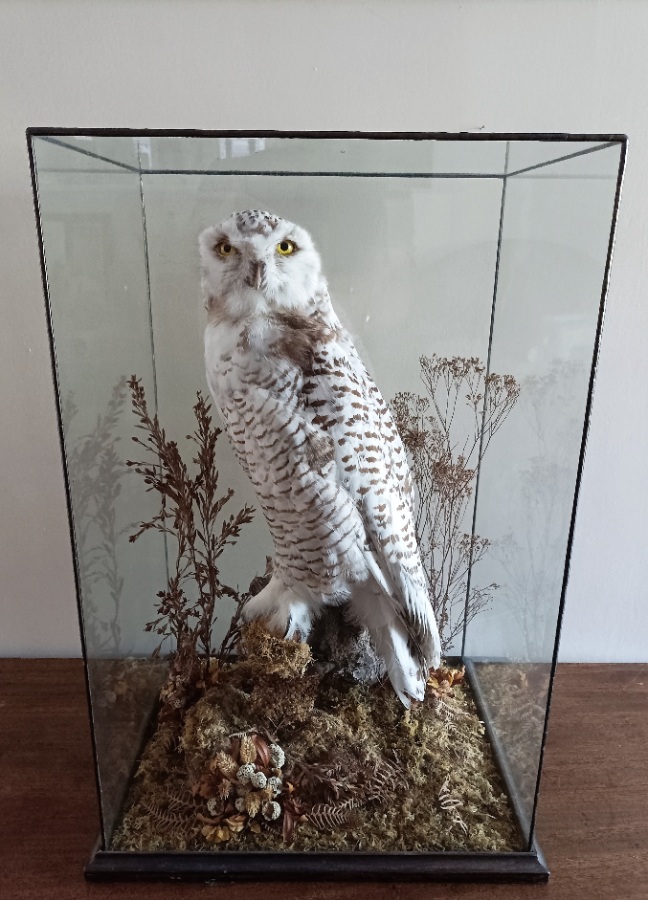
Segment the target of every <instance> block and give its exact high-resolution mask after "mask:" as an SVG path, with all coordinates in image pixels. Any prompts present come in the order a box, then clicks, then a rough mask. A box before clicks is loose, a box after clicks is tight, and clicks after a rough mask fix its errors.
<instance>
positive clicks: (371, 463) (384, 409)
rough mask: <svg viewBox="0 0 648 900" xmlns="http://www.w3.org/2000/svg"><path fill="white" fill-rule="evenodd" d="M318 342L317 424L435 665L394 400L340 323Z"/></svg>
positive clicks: (410, 629)
mask: <svg viewBox="0 0 648 900" xmlns="http://www.w3.org/2000/svg"><path fill="white" fill-rule="evenodd" d="M336 330H337V339H336V340H335V341H334V342H332V343H328V344H327V345H326V346H322V347H320V348H318V352H317V354H316V356H315V359H314V365H313V370H312V378H310V379H308V380H307V381H306V382H305V383H304V385H303V387H302V391H303V392H304V394H305V395H306V396H307V398H308V401H307V405H308V408H309V409H310V410H313V411H314V412H315V415H313V416H312V419H311V420H312V422H313V424H315V425H317V426H319V427H320V428H322V429H323V430H324V431H325V433H326V434H328V435H330V436H331V438H332V439H333V448H334V452H335V459H336V468H337V477H338V479H339V482H340V484H341V485H342V486H343V487H344V488H346V490H347V491H348V492H349V494H350V495H351V497H352V498H353V499H354V501H355V503H356V505H357V506H358V508H359V509H360V510H361V515H362V519H363V524H364V528H365V531H366V534H367V537H368V538H369V540H370V542H371V545H372V548H373V558H374V560H375V562H376V565H377V569H378V571H375V570H374V575H375V577H376V580H377V581H378V583H379V584H380V586H381V587H382V588H383V590H384V591H385V593H386V594H387V595H388V597H389V599H390V602H391V603H392V605H393V610H394V614H395V615H396V616H397V617H398V618H399V619H400V620H401V621H402V622H403V624H404V625H405V627H406V630H407V633H408V635H409V636H410V639H411V640H412V642H413V643H414V645H415V647H416V649H417V650H418V651H419V656H420V657H421V659H422V660H425V661H426V662H427V663H428V665H438V660H439V652H440V643H439V636H438V631H437V627H436V622H435V620H434V615H433V612H432V607H431V604H430V601H429V596H428V590H427V583H426V580H425V575H424V572H423V567H422V564H421V559H420V555H419V551H418V544H417V541H416V533H415V530H414V514H413V489H412V483H411V476H410V472H409V466H408V463H407V458H406V455H405V448H404V447H403V443H402V441H401V438H400V435H399V433H398V430H397V428H396V425H395V424H394V421H393V418H392V415H391V412H390V410H389V407H388V406H387V404H386V403H385V401H384V399H383V397H382V395H381V394H380V391H379V390H378V388H377V386H376V385H375V383H374V382H373V380H372V378H371V376H370V375H369V373H368V372H367V370H366V368H365V366H364V364H363V362H362V360H361V359H360V357H359V355H358V352H357V350H356V349H355V346H354V344H353V342H352V340H351V338H350V337H349V335H348V334H347V332H346V331H344V329H342V328H341V326H339V327H338V328H337V329H336Z"/></svg>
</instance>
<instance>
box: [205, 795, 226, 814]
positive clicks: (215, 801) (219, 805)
mask: <svg viewBox="0 0 648 900" xmlns="http://www.w3.org/2000/svg"><path fill="white" fill-rule="evenodd" d="M207 812H208V813H209V815H210V816H220V815H221V814H222V812H223V798H222V797H211V798H210V799H209V800H208V801H207Z"/></svg>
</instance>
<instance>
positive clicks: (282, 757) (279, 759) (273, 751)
mask: <svg viewBox="0 0 648 900" xmlns="http://www.w3.org/2000/svg"><path fill="white" fill-rule="evenodd" d="M270 759H271V761H272V765H273V766H274V767H275V768H276V769H281V768H282V767H283V765H284V763H285V762H286V754H285V753H284V752H283V750H282V749H281V747H280V746H279V744H270Z"/></svg>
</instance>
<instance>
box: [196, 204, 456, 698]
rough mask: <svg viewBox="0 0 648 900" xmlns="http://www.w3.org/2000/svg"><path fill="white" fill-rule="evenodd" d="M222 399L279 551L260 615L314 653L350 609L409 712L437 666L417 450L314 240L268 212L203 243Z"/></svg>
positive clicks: (259, 602) (213, 366)
mask: <svg viewBox="0 0 648 900" xmlns="http://www.w3.org/2000/svg"><path fill="white" fill-rule="evenodd" d="M199 244H200V256H201V264H202V268H201V271H202V288H203V292H204V296H205V306H206V308H207V310H208V324H207V327H206V330H205V362H206V369H207V380H208V382H209V387H210V390H211V392H212V395H213V397H214V400H215V402H216V405H217V407H218V409H219V410H220V413H221V416H222V418H223V422H224V423H225V427H226V431H227V434H228V436H229V438H230V441H231V443H232V446H233V448H234V451H235V453H236V455H237V457H238V459H239V461H240V463H241V465H242V466H243V468H244V469H245V471H246V472H247V474H248V476H249V477H250V479H251V481H252V484H253V486H254V489H255V490H256V493H257V495H258V498H259V501H260V504H261V506H262V508H263V512H264V514H265V518H266V521H267V523H268V527H269V529H270V533H271V535H272V538H273V542H274V549H275V556H274V568H273V574H272V578H271V580H270V582H269V584H268V585H267V586H266V587H265V588H264V589H263V590H262V591H261V592H260V593H259V594H257V596H255V597H254V598H253V599H252V600H251V601H250V602H249V603H248V605H247V607H246V616H247V618H257V617H261V618H263V619H265V620H266V623H267V625H268V627H269V628H271V629H272V630H274V631H277V632H279V633H281V634H282V635H286V636H288V637H294V636H295V635H297V634H299V635H301V637H302V638H304V639H306V638H307V636H308V634H309V632H310V629H311V625H312V623H313V621H314V620H315V619H316V617H317V615H318V613H319V612H320V611H321V610H322V608H323V606H326V605H340V604H348V605H349V609H350V612H351V615H352V618H354V619H355V620H356V621H357V622H358V624H360V625H361V626H364V627H365V628H367V630H368V632H369V635H370V637H371V639H372V642H373V644H374V648H375V650H376V652H377V654H378V655H379V656H380V657H381V658H382V660H383V661H384V663H385V667H386V670H387V674H388V676H389V679H390V681H391V683H392V685H393V687H394V690H395V691H396V693H397V695H398V696H399V697H400V699H401V701H402V702H403V703H404V704H405V705H406V706H407V705H409V703H410V698H416V699H422V697H423V695H424V690H425V683H426V679H427V672H428V669H429V668H430V667H431V666H433V667H436V666H438V665H439V659H440V644H439V634H438V631H437V626H436V622H435V620H434V614H433V612H432V607H431V604H430V601H429V599H428V593H427V589H426V583H425V576H424V573H423V569H422V566H421V560H420V557H419V551H418V546H417V543H416V537H415V533H414V524H413V514H412V504H413V494H412V486H411V479H410V473H409V469H408V465H407V459H406V456H405V450H404V448H403V445H402V443H401V440H400V437H399V434H398V432H397V430H396V427H395V425H394V422H393V420H392V417H391V414H390V411H389V409H388V407H387V405H386V403H385V401H384V400H383V398H382V396H381V394H380V391H379V390H378V388H377V387H376V385H375V384H374V382H373V380H372V378H371V377H370V375H369V374H368V372H367V370H366V369H365V367H364V365H363V363H362V360H361V359H360V357H359V355H358V353H357V351H356V349H355V347H354V345H353V342H352V340H351V337H350V336H349V334H348V333H347V331H346V330H345V329H344V328H343V327H342V325H341V323H340V320H339V319H338V317H337V315H336V313H335V311H334V310H333V307H332V305H331V301H330V298H329V294H328V290H327V284H326V281H325V279H324V277H323V275H322V272H321V262H320V258H319V255H318V253H317V251H316V249H315V246H314V244H313V241H312V239H311V237H310V235H309V234H308V232H307V231H305V230H304V229H303V228H301V227H300V226H299V225H295V224H293V223H292V222H288V221H286V220H285V219H282V218H280V217H279V216H276V215H272V214H271V213H268V212H262V211H260V210H246V211H245V212H238V213H234V214H233V215H232V216H230V217H229V218H228V219H226V220H225V221H224V222H223V223H222V224H221V225H216V226H213V227H210V228H207V229H206V230H205V231H203V232H202V234H201V235H200V240H199Z"/></svg>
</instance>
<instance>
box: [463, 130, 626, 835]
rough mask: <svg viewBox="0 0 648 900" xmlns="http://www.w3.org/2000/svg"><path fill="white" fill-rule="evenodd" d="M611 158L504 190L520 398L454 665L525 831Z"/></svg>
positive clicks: (497, 470)
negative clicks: (477, 698)
mask: <svg viewBox="0 0 648 900" xmlns="http://www.w3.org/2000/svg"><path fill="white" fill-rule="evenodd" d="M512 155H513V154H512ZM619 156H620V148H619V147H618V146H612V147H609V148H607V149H602V150H599V151H597V152H594V153H589V154H587V155H583V156H580V157H576V158H572V159H570V160H569V161H566V162H562V163H557V164H556V165H553V166H547V167H543V168H542V169H541V170H538V171H537V172H536V173H526V174H525V175H520V176H513V177H510V178H509V179H507V186H506V198H505V212H504V220H503V230H502V245H501V259H500V267H499V278H498V284H497V302H496V309H495V319H494V328H493V340H492V348H491V360H490V365H491V372H493V373H498V374H502V375H503V374H512V375H514V377H515V378H516V379H517V381H518V382H519V386H520V396H519V400H518V402H517V404H516V405H515V408H514V409H513V410H512V412H511V414H510V416H509V418H508V421H507V422H506V428H505V429H502V431H501V432H500V433H499V434H497V435H496V436H495V437H494V438H493V441H492V444H491V446H490V447H489V451H488V455H487V456H485V457H484V461H483V463H482V466H481V471H480V480H479V497H478V503H477V514H476V520H475V532H476V534H478V535H480V536H483V537H486V538H487V539H488V540H489V541H490V542H491V544H490V548H489V552H488V553H486V554H485V555H484V557H483V559H480V560H479V561H478V562H477V563H476V564H475V566H474V569H473V579H474V580H476V581H477V582H478V583H479V584H496V585H497V588H496V590H495V594H494V600H493V602H492V604H491V605H490V606H489V607H488V608H487V609H486V610H485V611H484V612H483V613H482V614H481V615H480V616H479V617H478V618H477V619H475V621H474V622H472V623H470V624H469V626H468V629H467V634H466V641H465V647H464V653H465V656H466V657H468V658H472V662H473V665H474V666H475V669H476V676H477V677H478V681H479V684H480V686H481V690H482V691H483V694H484V699H485V702H486V708H487V710H488V713H489V721H490V727H491V729H493V731H494V732H495V737H496V739H498V741H499V742H500V743H501V745H502V746H503V748H504V751H505V754H506V757H507V759H508V762H509V764H510V766H511V770H512V773H513V775H514V777H515V780H516V782H517V785H518V789H519V798H518V799H519V801H520V804H521V811H522V814H523V818H524V820H525V821H527V822H529V821H530V819H531V815H532V812H533V801H534V792H535V789H536V781H537V777H538V765H539V757H540V751H541V744H542V732H543V728H544V721H545V712H546V705H547V693H548V689H549V679H550V668H551V661H552V659H553V654H554V645H555V639H556V628H557V620H558V612H559V605H560V597H561V589H562V581H563V572H564V564H565V559H566V553H567V542H568V535H569V527H570V520H571V513H572V504H573V500H574V491H575V484H576V475H577V470H578V462H579V454H580V449H581V440H582V436H583V425H584V416H585V408H586V404H587V396H588V386H589V378H590V371H591V366H592V352H593V346H594V341H595V334H596V329H597V323H598V319H599V309H600V303H601V291H602V285H603V276H604V270H605V262H606V256H607V249H608V243H609V240H610V221H611V218H612V214H613V206H614V198H615V191H616V182H617V174H618V167H619ZM533 175H535V176H536V177H533ZM540 175H541V177H540Z"/></svg>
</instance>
